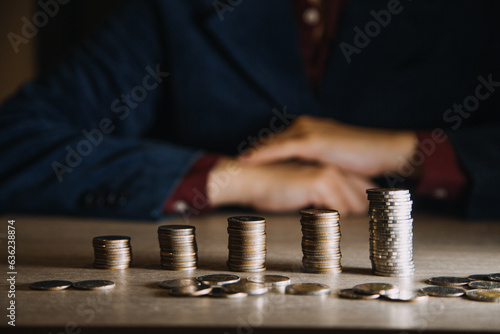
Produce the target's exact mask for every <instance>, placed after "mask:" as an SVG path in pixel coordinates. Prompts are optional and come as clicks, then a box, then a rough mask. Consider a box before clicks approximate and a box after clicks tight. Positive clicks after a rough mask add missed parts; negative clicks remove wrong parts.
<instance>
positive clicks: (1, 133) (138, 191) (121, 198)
mask: <svg viewBox="0 0 500 334" xmlns="http://www.w3.org/2000/svg"><path fill="white" fill-rule="evenodd" d="M158 13H159V11H158V10H157V9H156V8H155V5H154V1H133V2H131V3H129V4H128V5H126V6H124V7H123V8H121V10H120V11H118V12H117V13H116V14H115V15H114V16H112V17H111V18H110V19H109V20H108V22H107V24H106V25H105V26H104V27H103V28H102V29H101V31H100V33H99V34H98V35H96V37H95V38H93V39H91V40H89V41H87V42H85V43H83V44H82V45H81V46H79V47H78V48H76V49H75V50H74V52H72V54H71V55H69V56H68V57H67V59H66V60H65V61H64V62H62V63H61V64H60V65H59V66H58V67H56V68H55V69H53V70H52V71H50V72H49V73H47V74H46V75H43V76H42V77H40V78H38V79H37V80H36V81H33V82H31V83H28V84H26V85H25V86H24V87H23V88H22V89H21V90H20V91H19V92H18V94H17V95H16V96H15V97H13V98H12V99H11V100H10V101H8V102H7V103H6V104H5V105H4V106H3V107H2V108H1V109H0V146H1V149H0V161H1V165H0V210H1V211H2V212H3V213H36V214H69V215H90V216H104V217H114V218H118V217H121V218H131V219H158V218H160V217H161V215H162V213H163V208H164V206H165V202H166V200H167V198H168V196H169V195H170V194H171V192H172V191H173V190H174V189H175V187H176V185H177V184H178V183H179V182H180V180H182V178H183V175H184V174H185V173H186V172H187V171H188V170H189V168H190V167H191V165H192V164H193V163H194V162H195V161H196V160H197V159H198V157H199V156H201V154H203V152H199V151H197V150H194V149H190V148H186V147H180V146H176V145H173V144H169V143H165V142H157V141H153V140H148V139H144V138H141V136H142V135H143V134H144V133H145V132H147V131H148V130H149V129H150V127H151V125H152V124H153V123H154V122H155V115H156V113H157V112H158V111H159V110H158V109H159V107H158V106H159V105H161V104H160V103H159V102H160V101H161V97H162V96H163V95H164V92H165V91H166V90H167V89H168V88H167V85H168V80H169V78H168V76H169V73H168V69H167V64H166V63H165V59H166V58H167V57H166V56H165V53H166V50H164V47H163V45H165V43H163V39H164V36H163V35H162V28H161V24H162V23H161V20H160V19H159V18H158V17H157V15H158ZM163 109H168V108H163ZM161 112H168V110H161Z"/></svg>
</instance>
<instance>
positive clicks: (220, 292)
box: [208, 286, 248, 299]
mask: <svg viewBox="0 0 500 334" xmlns="http://www.w3.org/2000/svg"><path fill="white" fill-rule="evenodd" d="M208 295H209V296H210V297H214V298H231V299H236V298H245V297H247V296H248V293H246V292H230V291H224V289H223V288H222V287H221V286H213V287H212V291H210V293H209V294H208Z"/></svg>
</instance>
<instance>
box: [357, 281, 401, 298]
mask: <svg viewBox="0 0 500 334" xmlns="http://www.w3.org/2000/svg"><path fill="white" fill-rule="evenodd" d="M352 289H353V291H354V292H356V293H360V294H365V295H374V294H379V295H381V296H385V295H392V294H395V293H398V292H399V289H398V287H397V286H395V285H393V284H389V283H364V284H358V285H355V286H354V287H353V288H352Z"/></svg>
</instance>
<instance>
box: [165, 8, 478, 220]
mask: <svg viewBox="0 0 500 334" xmlns="http://www.w3.org/2000/svg"><path fill="white" fill-rule="evenodd" d="M293 2H294V5H295V9H296V10H295V15H296V19H297V24H298V27H299V37H300V42H301V46H302V55H303V58H304V63H305V67H306V72H307V75H308V77H309V80H310V83H311V87H312V89H313V90H314V91H316V90H317V89H318V87H319V86H320V83H321V80H322V76H323V73H324V69H325V65H326V61H327V59H328V52H329V49H330V45H331V43H332V41H333V40H334V39H335V36H336V33H337V28H338V23H339V20H340V15H341V13H342V9H343V8H344V6H345V4H346V2H347V0H327V1H321V0H293ZM417 138H418V140H419V148H418V151H417V155H418V157H419V158H423V159H422V160H416V161H421V162H422V166H421V175H420V178H419V180H418V184H417V187H416V191H415V192H416V194H417V195H422V196H426V197H435V198H439V199H456V198H458V197H459V196H460V195H461V194H463V192H464V191H465V189H466V187H467V185H468V183H469V180H468V179H467V177H466V175H465V173H464V172H463V170H462V169H461V167H460V164H459V161H458V159H457V157H456V155H455V151H454V150H453V147H452V145H451V143H450V142H449V141H448V140H446V141H444V142H443V143H435V141H433V142H434V143H435V145H436V146H435V149H434V150H433V151H432V152H429V150H425V149H424V144H425V142H426V141H428V140H432V139H431V131H417ZM220 157H221V155H219V154H206V155H204V156H203V157H201V158H200V159H199V160H198V161H197V162H196V163H195V164H194V165H193V166H192V167H191V169H190V170H189V171H188V173H187V174H186V175H185V177H184V179H183V180H182V181H181V183H180V184H179V186H178V187H177V188H176V190H175V191H174V192H173V194H172V195H171V196H170V198H169V199H168V200H167V203H166V205H165V211H166V212H169V213H172V212H183V211H186V210H187V209H188V208H189V209H190V210H192V213H194V214H197V213H199V212H202V211H206V210H208V209H210V205H209V203H208V199H207V196H206V184H207V177H208V173H209V172H210V170H211V169H212V168H213V167H214V166H215V164H216V163H217V161H218V159H219V158H220Z"/></svg>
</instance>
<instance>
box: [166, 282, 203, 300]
mask: <svg viewBox="0 0 500 334" xmlns="http://www.w3.org/2000/svg"><path fill="white" fill-rule="evenodd" d="M211 291H212V287H211V286H210V285H206V284H199V285H189V286H182V287H177V288H173V289H170V290H169V294H170V295H172V296H175V297H199V296H205V295H208V294H209V293H210V292H211Z"/></svg>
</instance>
